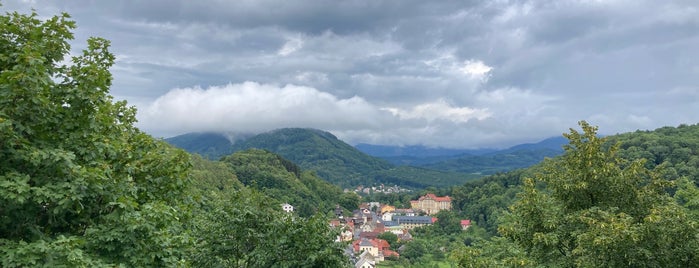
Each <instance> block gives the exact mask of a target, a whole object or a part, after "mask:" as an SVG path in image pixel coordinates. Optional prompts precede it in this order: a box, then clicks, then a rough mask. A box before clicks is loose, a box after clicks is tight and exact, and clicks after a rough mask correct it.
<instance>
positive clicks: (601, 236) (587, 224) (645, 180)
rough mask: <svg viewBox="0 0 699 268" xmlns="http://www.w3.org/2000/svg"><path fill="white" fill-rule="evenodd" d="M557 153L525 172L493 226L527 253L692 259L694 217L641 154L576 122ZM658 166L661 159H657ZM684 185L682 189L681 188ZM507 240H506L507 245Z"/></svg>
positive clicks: (588, 262)
mask: <svg viewBox="0 0 699 268" xmlns="http://www.w3.org/2000/svg"><path fill="white" fill-rule="evenodd" d="M580 126H581V127H582V129H583V132H582V133H580V132H577V131H575V130H573V129H571V130H570V133H568V134H564V136H565V137H566V138H568V139H569V140H570V144H569V145H567V146H566V147H565V150H566V152H565V154H564V155H563V156H562V158H561V159H559V160H549V161H547V162H546V163H545V164H544V168H543V169H544V171H543V172H542V173H540V174H538V175H537V176H535V177H534V179H526V180H525V182H524V185H523V192H522V193H521V194H520V195H519V200H518V201H516V202H515V203H514V204H513V205H512V206H511V213H509V214H508V215H506V216H505V219H504V223H503V224H502V225H501V226H500V228H499V230H500V233H501V234H502V235H503V236H504V237H506V238H508V239H510V241H512V242H514V244H515V245H516V246H518V247H521V248H522V249H524V251H525V252H526V255H527V258H524V257H522V259H521V260H522V262H521V263H523V264H524V263H526V262H527V261H526V260H533V261H534V262H535V263H538V264H541V265H544V266H556V267H571V266H579V267H580V266H582V267H629V266H631V267H693V266H697V265H699V263H697V262H699V259H697V256H698V255H697V254H699V252H698V250H699V239H698V238H697V235H696V233H697V231H699V230H697V227H698V225H697V222H696V219H695V218H692V217H691V216H690V214H689V213H688V210H687V209H686V208H684V207H682V206H680V205H679V204H678V203H677V202H675V200H674V199H673V198H672V197H670V195H669V194H668V191H667V190H668V189H670V188H671V187H672V183H671V182H670V181H667V180H665V179H663V178H661V176H660V174H661V173H660V172H659V171H658V170H650V169H647V168H646V167H645V165H644V161H645V160H643V159H641V160H635V161H630V162H629V161H626V160H623V159H622V158H620V157H619V156H617V154H616V153H617V150H618V146H617V145H612V146H605V140H606V139H605V138H600V137H598V136H597V128H596V127H593V126H590V125H589V124H587V123H586V122H581V123H580ZM661 168H662V167H661ZM685 192H689V190H685ZM507 246H508V247H511V246H512V245H507Z"/></svg>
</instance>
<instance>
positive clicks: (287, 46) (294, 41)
mask: <svg viewBox="0 0 699 268" xmlns="http://www.w3.org/2000/svg"><path fill="white" fill-rule="evenodd" d="M302 47H303V39H301V37H293V38H289V39H288V40H287V41H286V43H284V46H282V48H280V49H279V51H277V54H278V55H280V56H288V55H289V54H291V53H294V52H295V51H297V50H299V49H301V48H302Z"/></svg>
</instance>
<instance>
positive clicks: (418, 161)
mask: <svg viewBox="0 0 699 268" xmlns="http://www.w3.org/2000/svg"><path fill="white" fill-rule="evenodd" d="M566 143H567V140H566V139H565V138H564V137H553V138H548V139H545V140H543V141H540V142H537V143H526V144H519V145H515V146H512V147H510V148H507V149H503V150H496V149H477V150H467V149H464V150H458V149H444V148H436V149H435V148H427V147H423V146H405V147H404V146H401V147H398V146H377V145H367V144H360V145H357V148H358V149H360V150H362V151H364V152H367V153H368V154H370V155H373V156H377V157H380V158H382V159H384V160H386V161H388V162H390V163H392V164H394V165H398V166H415V167H423V168H428V169H434V170H440V171H445V172H460V173H469V174H484V175H488V174H494V173H497V172H503V171H509V170H513V169H517V168H524V167H529V166H531V165H534V164H536V163H539V162H541V161H542V160H543V159H544V158H546V157H553V156H557V155H559V154H561V153H563V145H564V144H566Z"/></svg>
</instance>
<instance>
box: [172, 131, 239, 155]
mask: <svg viewBox="0 0 699 268" xmlns="http://www.w3.org/2000/svg"><path fill="white" fill-rule="evenodd" d="M165 141H166V142H167V143H169V144H172V145H175V146H176V147H179V148H181V149H184V150H185V151H187V152H190V153H195V154H199V155H201V156H203V157H206V158H209V159H212V160H214V159H219V158H221V157H222V156H224V155H229V154H231V153H233V147H232V146H233V143H232V142H231V141H230V140H229V139H228V138H227V137H226V136H225V135H223V134H221V133H216V132H194V133H187V134H183V135H179V136H175V137H171V138H167V139H165Z"/></svg>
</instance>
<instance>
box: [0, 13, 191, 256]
mask: <svg viewBox="0 0 699 268" xmlns="http://www.w3.org/2000/svg"><path fill="white" fill-rule="evenodd" d="M74 27H75V23H74V22H72V21H70V20H69V16H68V15H67V14H62V15H60V16H55V17H53V18H50V19H48V20H45V21H41V20H39V19H38V18H37V15H36V14H34V13H33V14H31V15H22V14H18V13H11V14H10V13H7V14H5V15H2V16H0V204H2V205H1V206H0V254H1V255H2V256H3V257H2V259H1V260H0V266H2V267H26V266H51V267H53V266H69V267H80V266H83V267H84V266H90V267H92V266H102V265H104V266H110V267H113V266H116V265H126V266H178V265H182V264H184V262H185V261H184V255H183V254H184V249H185V248H186V247H188V245H189V238H188V236H187V232H185V229H184V227H183V225H182V222H184V221H185V220H186V218H187V215H188V214H187V211H188V205H187V204H185V203H184V202H182V201H181V197H182V192H183V191H184V190H185V189H186V187H187V184H188V180H187V178H186V174H187V168H188V165H187V162H188V156H187V155H186V154H185V153H184V152H182V151H180V150H174V149H172V148H171V147H170V146H168V145H165V144H164V143H162V142H159V141H156V140H154V139H153V138H151V137H150V136H148V135H146V134H144V133H142V132H140V131H139V130H138V129H136V128H135V127H134V126H133V123H134V122H135V121H136V120H135V109H133V108H130V107H127V105H126V103H125V102H113V101H112V97H111V96H109V94H108V91H109V87H110V85H111V80H112V76H111V74H110V73H109V71H108V68H109V67H110V66H111V65H112V64H113V62H114V56H113V55H112V54H111V53H110V52H109V51H108V49H107V48H108V46H109V42H108V41H107V40H104V39H100V38H90V39H89V40H88V41H87V43H88V46H87V49H86V50H85V51H83V53H82V54H81V55H79V56H75V57H72V59H71V60H70V64H69V65H64V64H62V62H63V60H64V56H65V55H67V54H68V52H69V49H70V47H69V44H68V40H70V39H72V37H73V35H72V33H71V30H72V29H73V28H74Z"/></svg>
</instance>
